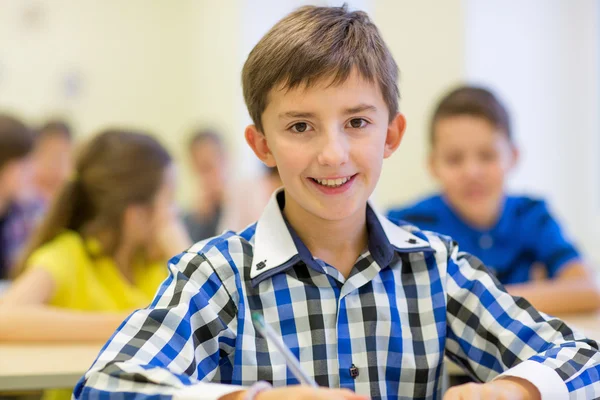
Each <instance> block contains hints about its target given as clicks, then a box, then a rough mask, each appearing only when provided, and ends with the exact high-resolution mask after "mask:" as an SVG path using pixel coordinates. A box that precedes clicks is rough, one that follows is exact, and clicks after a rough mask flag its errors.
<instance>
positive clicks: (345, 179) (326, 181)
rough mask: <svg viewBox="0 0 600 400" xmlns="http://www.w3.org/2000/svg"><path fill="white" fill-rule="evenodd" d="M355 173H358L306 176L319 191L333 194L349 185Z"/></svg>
mask: <svg viewBox="0 0 600 400" xmlns="http://www.w3.org/2000/svg"><path fill="white" fill-rule="evenodd" d="M357 175H358V174H354V175H347V176H339V177H327V178H308V180H309V181H311V182H312V183H313V184H314V185H315V186H316V187H317V188H318V189H320V190H321V191H323V192H326V193H331V194H334V193H338V192H340V191H344V190H345V189H346V188H348V187H350V185H351V184H352V182H353V181H354V178H356V176H357Z"/></svg>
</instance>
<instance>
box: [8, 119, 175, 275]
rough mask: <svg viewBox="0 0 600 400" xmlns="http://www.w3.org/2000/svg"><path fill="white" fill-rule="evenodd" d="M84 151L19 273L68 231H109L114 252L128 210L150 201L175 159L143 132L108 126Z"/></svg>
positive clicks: (27, 252)
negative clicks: (35, 253) (35, 254)
mask: <svg viewBox="0 0 600 400" xmlns="http://www.w3.org/2000/svg"><path fill="white" fill-rule="evenodd" d="M81 150H82V151H81V152H80V153H79V154H78V157H77V161H76V164H75V176H74V177H73V179H71V180H70V181H69V182H67V183H66V184H65V185H64V186H63V187H62V189H61V190H60V192H59V193H58V195H57V197H56V199H55V201H54V203H53V205H52V207H51V209H50V211H49V212H48V214H47V215H46V217H45V218H44V220H43V221H42V224H41V226H40V228H39V229H38V230H37V232H36V233H35V235H34V236H33V238H32V239H31V241H30V242H29V243H28V245H27V249H26V250H25V252H24V254H23V257H22V258H21V262H20V263H19V266H18V268H17V269H16V271H15V272H17V273H18V272H20V271H22V270H23V266H24V263H25V262H26V260H27V258H28V257H29V256H30V255H31V254H32V253H33V251H34V250H36V249H37V248H39V247H40V246H42V245H44V244H45V243H47V242H49V241H50V240H52V239H53V238H54V237H56V236H57V235H58V234H60V233H61V232H62V231H63V230H65V229H71V230H74V231H77V232H79V233H81V234H86V235H94V234H96V233H98V232H100V231H106V230H108V231H109V232H111V233H112V236H113V238H112V243H111V244H110V245H109V246H108V248H105V249H104V250H105V252H106V253H107V254H112V253H113V252H114V251H115V249H116V245H117V243H118V242H119V228H120V225H121V221H122V217H123V213H124V212H125V209H126V208H127V207H128V206H130V205H133V204H148V203H150V202H151V201H152V200H153V199H154V196H155V195H156V193H157V192H158V190H159V188H160V186H161V184H162V182H163V176H164V171H165V169H166V168H167V167H168V166H169V165H170V163H171V156H170V155H169V153H168V152H167V150H166V149H165V148H164V147H163V146H162V145H161V144H160V143H159V142H158V141H157V140H156V139H154V138H152V137H151V136H149V135H147V134H145V133H140V132H132V131H123V130H107V131H104V132H102V133H100V134H99V135H97V136H95V137H94V138H93V139H91V140H90V141H89V142H88V143H87V144H86V145H85V146H84V147H83V148H82V149H81Z"/></svg>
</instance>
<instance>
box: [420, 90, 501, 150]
mask: <svg viewBox="0 0 600 400" xmlns="http://www.w3.org/2000/svg"><path fill="white" fill-rule="evenodd" d="M460 115H470V116H473V117H481V118H484V119H486V120H487V121H488V122H489V123H491V124H492V125H494V126H495V127H496V128H497V129H500V130H502V131H503V132H504V133H505V134H506V135H507V136H508V138H509V139H510V140H512V132H511V129H510V117H509V115H508V111H507V110H506V107H504V105H503V104H502V102H501V101H500V99H498V97H496V95H494V93H492V92H491V91H490V90H488V89H485V88H482V87H476V86H460V87H458V88H456V89H454V90H452V91H451V92H449V93H448V94H446V95H445V96H444V97H443V98H442V99H441V100H440V102H439V103H438V105H437V107H436V108H435V111H434V112H433V116H432V118H431V124H430V127H429V142H430V144H431V145H433V143H434V142H435V125H436V124H437V123H438V121H439V120H441V119H444V118H448V117H456V116H460Z"/></svg>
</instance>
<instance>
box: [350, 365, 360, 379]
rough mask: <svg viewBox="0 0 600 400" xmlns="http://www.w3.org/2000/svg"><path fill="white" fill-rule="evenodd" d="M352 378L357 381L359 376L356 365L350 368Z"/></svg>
mask: <svg viewBox="0 0 600 400" xmlns="http://www.w3.org/2000/svg"><path fill="white" fill-rule="evenodd" d="M350 376H351V377H352V379H356V377H357V376H358V368H356V365H354V364H352V365H351V366H350Z"/></svg>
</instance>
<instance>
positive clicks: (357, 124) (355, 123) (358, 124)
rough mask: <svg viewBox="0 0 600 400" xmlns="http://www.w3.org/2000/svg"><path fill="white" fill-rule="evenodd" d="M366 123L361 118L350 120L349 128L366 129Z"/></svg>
mask: <svg viewBox="0 0 600 400" xmlns="http://www.w3.org/2000/svg"><path fill="white" fill-rule="evenodd" d="M368 123H369V122H367V120H365V119H363V118H352V119H351V120H350V123H349V125H350V127H351V128H354V129H360V128H364V127H366V126H367V124H368Z"/></svg>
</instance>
